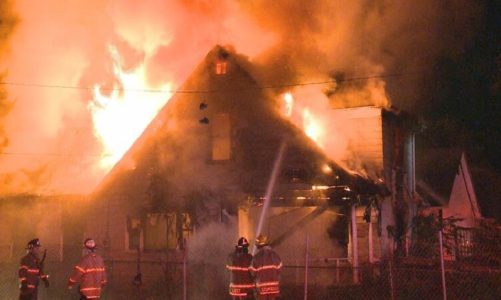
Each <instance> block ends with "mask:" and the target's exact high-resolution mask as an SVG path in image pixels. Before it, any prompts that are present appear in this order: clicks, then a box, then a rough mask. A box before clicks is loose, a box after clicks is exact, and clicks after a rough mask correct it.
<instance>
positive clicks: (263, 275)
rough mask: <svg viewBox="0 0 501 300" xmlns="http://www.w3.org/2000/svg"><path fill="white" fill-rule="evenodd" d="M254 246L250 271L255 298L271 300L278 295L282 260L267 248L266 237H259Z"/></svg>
mask: <svg viewBox="0 0 501 300" xmlns="http://www.w3.org/2000/svg"><path fill="white" fill-rule="evenodd" d="M256 246H257V253H256V255H254V258H253V259H252V264H251V267H250V271H251V273H252V274H253V275H254V277H255V282H256V292H257V296H258V299H260V300H273V299H275V298H276V297H277V296H278V295H279V294H280V270H281V269H282V260H281V259H280V257H279V256H278V254H277V253H276V252H275V251H273V249H271V247H270V246H269V242H268V237H267V236H265V235H259V236H258V237H257V239H256Z"/></svg>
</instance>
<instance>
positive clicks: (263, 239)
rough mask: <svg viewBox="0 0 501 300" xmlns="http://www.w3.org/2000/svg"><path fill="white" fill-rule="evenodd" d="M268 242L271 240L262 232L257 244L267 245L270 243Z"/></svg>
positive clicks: (260, 245) (259, 245)
mask: <svg viewBox="0 0 501 300" xmlns="http://www.w3.org/2000/svg"><path fill="white" fill-rule="evenodd" d="M268 243H269V241H268V237H267V236H266V235H262V234H260V235H259V236H258V237H257V239H256V245H257V246H258V247H262V246H266V245H268Z"/></svg>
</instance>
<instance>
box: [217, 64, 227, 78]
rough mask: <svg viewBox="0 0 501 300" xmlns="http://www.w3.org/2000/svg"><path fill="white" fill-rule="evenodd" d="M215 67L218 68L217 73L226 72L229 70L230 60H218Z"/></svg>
mask: <svg viewBox="0 0 501 300" xmlns="http://www.w3.org/2000/svg"><path fill="white" fill-rule="evenodd" d="M215 68H216V70H215V71H216V74H217V75H223V74H226V72H227V71H228V62H227V61H218V62H216V65H215Z"/></svg>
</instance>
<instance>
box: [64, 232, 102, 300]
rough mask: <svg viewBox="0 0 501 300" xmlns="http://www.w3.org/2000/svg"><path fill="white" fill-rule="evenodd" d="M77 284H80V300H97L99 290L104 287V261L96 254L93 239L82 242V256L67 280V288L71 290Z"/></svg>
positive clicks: (99, 294)
mask: <svg viewBox="0 0 501 300" xmlns="http://www.w3.org/2000/svg"><path fill="white" fill-rule="evenodd" d="M77 282H80V295H81V297H80V300H87V299H99V297H100V296H101V289H102V288H103V287H104V286H105V285H106V270H105V267H104V261H103V258H102V257H101V256H100V255H98V254H96V242H95V241H94V240H93V239H90V238H88V239H86V240H85V241H84V255H83V257H82V259H81V260H80V262H79V263H78V264H77V265H76V266H75V270H74V271H73V274H72V275H71V277H70V278H69V280H68V288H69V289H71V288H72V287H73V285H74V284H75V283H77Z"/></svg>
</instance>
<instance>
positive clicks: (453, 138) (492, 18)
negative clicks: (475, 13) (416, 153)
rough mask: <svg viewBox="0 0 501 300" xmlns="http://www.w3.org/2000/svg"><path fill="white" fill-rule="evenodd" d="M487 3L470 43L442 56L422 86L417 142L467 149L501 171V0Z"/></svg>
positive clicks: (476, 158)
mask: <svg viewBox="0 0 501 300" xmlns="http://www.w3.org/2000/svg"><path fill="white" fill-rule="evenodd" d="M483 4H484V9H483V13H482V17H481V23H480V26H479V30H478V31H477V32H476V34H475V36H474V38H473V40H472V42H471V43H469V44H468V45H467V46H466V47H465V49H464V50H463V51H462V52H461V53H460V54H459V55H455V56H454V57H451V55H448V56H443V57H440V58H439V59H438V60H437V61H436V63H435V64H434V66H433V69H432V70H431V72H430V73H429V76H428V77H427V79H426V84H424V85H423V86H424V88H423V90H422V91H421V92H422V94H421V95H420V97H421V98H423V99H426V100H427V101H421V103H425V104H426V105H422V106H418V107H417V112H418V115H419V118H420V120H421V121H420V125H421V134H420V137H421V139H420V140H421V145H418V146H421V147H458V148H463V149H465V150H466V151H467V154H468V156H469V159H471V160H472V161H474V162H475V163H476V164H478V165H481V166H483V167H489V168H492V169H493V170H494V171H496V172H497V173H498V174H500V175H501V155H500V154H501V152H500V149H501V97H500V96H501V51H500V50H501V41H500V36H501V1H498V0H488V1H483ZM390 86H391V85H390ZM390 92H391V91H390Z"/></svg>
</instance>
